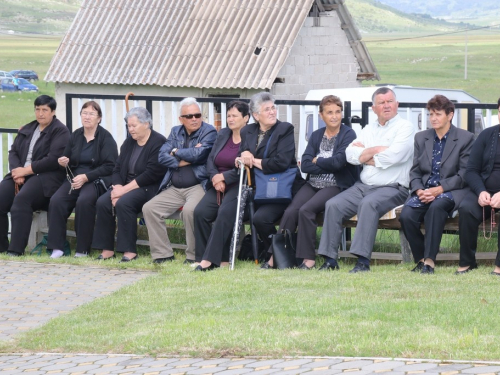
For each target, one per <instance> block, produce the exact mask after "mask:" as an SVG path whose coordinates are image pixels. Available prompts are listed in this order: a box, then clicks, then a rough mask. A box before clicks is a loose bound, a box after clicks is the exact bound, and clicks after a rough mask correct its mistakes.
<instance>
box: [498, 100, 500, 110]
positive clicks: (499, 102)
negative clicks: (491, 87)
mask: <svg viewBox="0 0 500 375" xmlns="http://www.w3.org/2000/svg"><path fill="white" fill-rule="evenodd" d="M498 108H500V98H498Z"/></svg>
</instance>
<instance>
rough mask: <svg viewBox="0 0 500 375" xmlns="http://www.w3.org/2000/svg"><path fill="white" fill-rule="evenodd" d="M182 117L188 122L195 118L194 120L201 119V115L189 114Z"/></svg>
mask: <svg viewBox="0 0 500 375" xmlns="http://www.w3.org/2000/svg"><path fill="white" fill-rule="evenodd" d="M181 117H184V118H186V119H188V120H191V119H192V118H193V117H194V118H201V113H194V114H189V115H181Z"/></svg>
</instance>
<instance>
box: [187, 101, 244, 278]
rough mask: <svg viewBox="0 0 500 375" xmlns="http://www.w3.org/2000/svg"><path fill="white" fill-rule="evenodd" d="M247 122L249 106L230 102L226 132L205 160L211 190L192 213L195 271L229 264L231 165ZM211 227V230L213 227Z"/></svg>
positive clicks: (233, 200)
mask: <svg viewBox="0 0 500 375" xmlns="http://www.w3.org/2000/svg"><path fill="white" fill-rule="evenodd" d="M249 118H250V115H249V108H248V104H246V103H244V102H241V101H237V100H235V101H232V102H230V103H229V104H228V105H227V126H228V127H227V128H225V129H221V130H220V131H219V134H218V135H217V139H216V141H215V144H214V146H213V148H212V152H211V153H210V155H209V156H208V160H207V171H208V173H209V176H210V179H211V182H212V188H210V189H209V190H207V192H206V194H205V196H204V197H203V198H202V200H201V201H200V203H198V205H197V206H196V209H195V211H194V227H195V232H194V233H195V239H196V261H197V262H200V261H201V263H200V265H198V267H196V268H195V271H207V270H210V269H213V268H215V267H218V266H220V265H221V262H228V261H229V248H230V245H231V243H230V242H231V236H232V234H233V229H234V221H235V218H236V208H237V207H236V206H237V202H238V187H239V184H238V181H239V175H238V171H237V170H236V169H235V167H234V161H235V159H236V157H237V156H238V150H239V146H240V143H241V136H240V130H241V129H242V128H243V127H244V126H245V125H246V124H247V123H248V120H249ZM212 223H213V226H212Z"/></svg>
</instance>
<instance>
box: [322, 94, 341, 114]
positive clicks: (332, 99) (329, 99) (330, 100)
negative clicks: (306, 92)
mask: <svg viewBox="0 0 500 375" xmlns="http://www.w3.org/2000/svg"><path fill="white" fill-rule="evenodd" d="M330 104H335V105H337V106H339V107H340V109H341V110H342V111H343V110H344V105H343V104H342V100H340V98H339V97H338V96H335V95H327V96H325V97H324V98H323V99H321V102H320V103H319V111H320V112H321V113H322V112H323V109H324V108H325V106H327V105H330Z"/></svg>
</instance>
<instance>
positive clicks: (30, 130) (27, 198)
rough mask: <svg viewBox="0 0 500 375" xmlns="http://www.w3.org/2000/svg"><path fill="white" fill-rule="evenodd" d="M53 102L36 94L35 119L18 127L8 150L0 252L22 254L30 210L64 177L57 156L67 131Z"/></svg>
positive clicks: (0, 186)
mask: <svg viewBox="0 0 500 375" xmlns="http://www.w3.org/2000/svg"><path fill="white" fill-rule="evenodd" d="M56 106H57V103H56V101H55V100H54V98H52V97H50V96H47V95H41V96H39V97H38V98H36V99H35V116H36V120H35V121H33V122H30V123H29V124H27V125H25V126H23V127H22V128H21V129H19V132H18V134H17V137H16V139H15V140H14V143H13V144H12V147H11V149H10V151H9V168H10V173H8V174H7V175H6V176H5V177H4V179H3V180H2V182H1V183H0V252H6V251H7V254H8V255H10V256H20V255H23V253H24V249H25V248H26V245H27V244H28V237H29V234H30V229H31V226H30V225H29V223H31V220H32V217H33V211H36V210H46V209H47V208H48V206H49V201H50V197H51V196H52V194H54V193H55V192H56V190H57V189H58V188H59V186H61V183H62V181H63V179H64V171H63V170H62V169H61V168H60V166H59V164H58V163H57V158H59V157H60V156H61V155H62V153H63V151H64V148H65V147H66V144H67V143H68V140H69V136H70V134H69V130H68V128H67V127H66V125H64V124H63V123H62V122H61V121H59V120H58V119H57V118H56V116H55V114H56ZM17 190H19V193H17V194H16V191H17ZM9 212H10V215H11V223H12V229H11V242H10V244H9V240H8V237H7V233H8V228H9V219H8V217H7V214H8V213H9Z"/></svg>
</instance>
